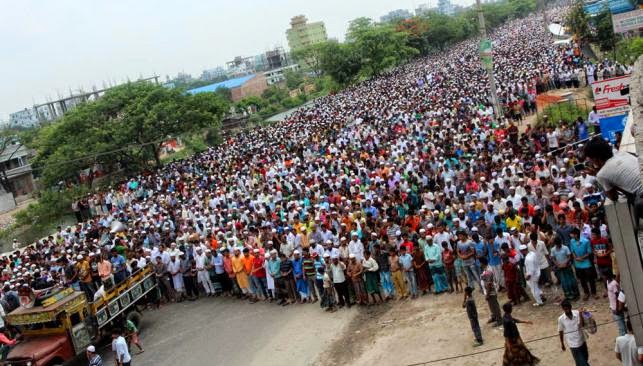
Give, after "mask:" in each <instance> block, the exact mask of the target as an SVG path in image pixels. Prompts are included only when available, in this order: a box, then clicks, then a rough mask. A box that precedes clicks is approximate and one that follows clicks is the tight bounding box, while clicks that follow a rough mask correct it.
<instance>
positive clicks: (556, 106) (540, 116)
mask: <svg viewBox="0 0 643 366" xmlns="http://www.w3.org/2000/svg"><path fill="white" fill-rule="evenodd" d="M536 104H537V107H536V114H537V117H536V118H537V126H541V125H542V124H543V123H544V120H545V117H547V121H548V125H550V126H557V125H559V121H563V122H565V123H570V122H574V121H576V119H577V118H578V117H582V118H583V119H584V120H586V119H587V115H588V114H589V112H590V110H591V109H592V105H593V103H592V101H590V100H588V99H587V98H578V99H566V98H565V95H563V96H561V97H560V99H559V100H557V101H556V100H551V99H549V100H539V101H538V102H537V103H536Z"/></svg>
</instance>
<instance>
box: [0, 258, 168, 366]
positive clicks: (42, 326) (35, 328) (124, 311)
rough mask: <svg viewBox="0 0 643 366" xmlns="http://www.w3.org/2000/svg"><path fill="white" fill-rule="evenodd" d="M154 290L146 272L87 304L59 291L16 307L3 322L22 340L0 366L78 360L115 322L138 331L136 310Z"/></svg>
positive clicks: (49, 365) (77, 296) (40, 365)
mask: <svg viewBox="0 0 643 366" xmlns="http://www.w3.org/2000/svg"><path fill="white" fill-rule="evenodd" d="M156 289H157V284H156V279H155V277H154V273H153V272H152V269H151V266H148V267H146V268H144V269H142V270H139V271H138V272H136V273H134V274H133V275H132V276H131V277H130V278H128V279H127V280H126V281H124V282H123V283H121V284H119V285H117V286H115V287H113V288H111V289H109V290H108V291H105V293H104V295H103V296H102V297H100V298H99V299H97V300H96V301H93V302H89V301H87V299H86V297H85V294H84V293H83V292H79V291H74V290H73V289H71V288H65V289H57V290H56V291H54V292H52V293H51V294H49V295H48V296H47V297H46V298H45V299H42V298H41V299H36V300H35V301H34V302H32V303H31V304H29V305H27V306H21V307H19V308H18V309H16V310H14V311H12V312H11V313H9V314H8V315H7V317H6V322H7V324H8V326H9V327H13V328H15V329H16V330H17V331H18V332H19V333H20V334H22V336H23V338H24V340H22V341H20V342H18V343H17V344H16V345H15V346H13V347H11V350H10V351H9V355H8V356H7V359H6V360H5V361H4V362H2V365H3V366H54V365H62V364H63V363H66V362H67V361H71V360H73V359H75V358H76V357H77V356H81V357H84V354H85V350H86V349H87V346H88V345H89V344H92V343H93V344H96V343H99V342H100V341H101V338H102V336H104V335H107V331H108V329H109V328H110V326H111V325H112V323H113V322H115V321H117V320H118V319H129V320H132V321H133V322H134V323H135V325H136V326H137V327H140V320H141V314H140V313H139V312H138V311H137V305H140V304H143V303H145V302H147V295H148V294H151V293H153V292H152V291H154V290H156ZM92 300H93V299H92Z"/></svg>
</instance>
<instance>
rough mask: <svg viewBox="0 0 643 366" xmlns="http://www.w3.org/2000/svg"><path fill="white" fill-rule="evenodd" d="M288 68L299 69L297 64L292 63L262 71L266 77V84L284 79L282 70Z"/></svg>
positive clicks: (284, 70)
mask: <svg viewBox="0 0 643 366" xmlns="http://www.w3.org/2000/svg"><path fill="white" fill-rule="evenodd" d="M288 70H292V71H297V70H299V65H297V64H294V65H288V66H284V67H280V68H277V69H272V70H268V71H266V72H264V73H263V75H264V76H265V77H266V82H267V83H268V85H272V84H277V83H280V82H282V81H284V80H286V76H285V75H284V72H286V71H288Z"/></svg>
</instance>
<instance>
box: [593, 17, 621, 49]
mask: <svg viewBox="0 0 643 366" xmlns="http://www.w3.org/2000/svg"><path fill="white" fill-rule="evenodd" d="M593 20H594V24H596V37H595V40H596V43H598V46H599V47H600V49H601V50H603V51H605V50H611V49H612V48H614V46H615V43H616V38H615V34H614V28H613V27H612V14H611V13H610V12H609V10H607V9H605V10H603V11H602V12H600V13H599V14H598V15H596V17H594V19H593Z"/></svg>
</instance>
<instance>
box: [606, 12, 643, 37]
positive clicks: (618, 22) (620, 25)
mask: <svg viewBox="0 0 643 366" xmlns="http://www.w3.org/2000/svg"><path fill="white" fill-rule="evenodd" d="M612 25H614V33H625V32H628V31H631V30H637V29H639V28H643V9H636V10H632V11H628V12H627V13H621V14H614V15H612Z"/></svg>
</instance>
